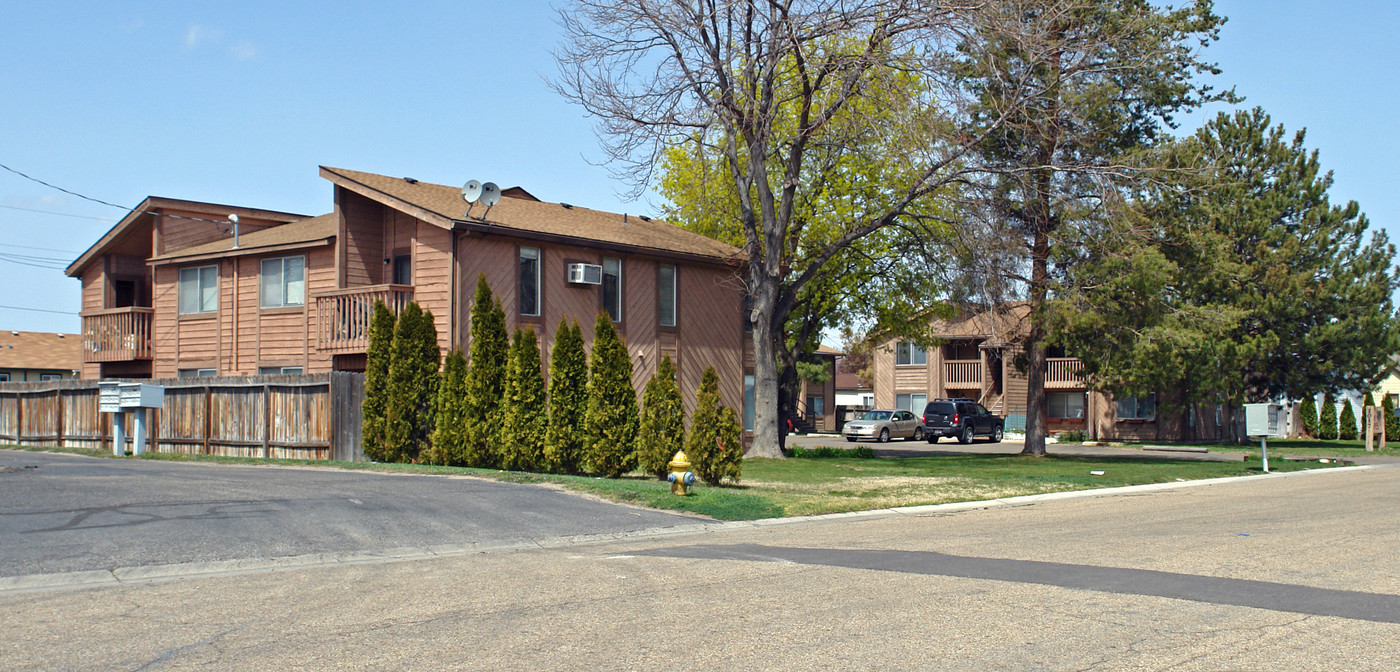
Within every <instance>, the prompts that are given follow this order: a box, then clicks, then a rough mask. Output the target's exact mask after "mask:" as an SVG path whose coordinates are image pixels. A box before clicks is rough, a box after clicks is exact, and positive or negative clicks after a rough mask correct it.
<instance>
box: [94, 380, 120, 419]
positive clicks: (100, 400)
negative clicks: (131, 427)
mask: <svg viewBox="0 0 1400 672" xmlns="http://www.w3.org/2000/svg"><path fill="white" fill-rule="evenodd" d="M121 406H122V394H121V383H119V382H117V381H115V380H103V381H100V382H98V383H97V411H98V412H99V413H120V412H121V410H122V408H121Z"/></svg>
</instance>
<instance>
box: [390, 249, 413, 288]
mask: <svg viewBox="0 0 1400 672" xmlns="http://www.w3.org/2000/svg"><path fill="white" fill-rule="evenodd" d="M393 283H394V284H396V285H411V284H413V255H411V254H396V255H394V275H393Z"/></svg>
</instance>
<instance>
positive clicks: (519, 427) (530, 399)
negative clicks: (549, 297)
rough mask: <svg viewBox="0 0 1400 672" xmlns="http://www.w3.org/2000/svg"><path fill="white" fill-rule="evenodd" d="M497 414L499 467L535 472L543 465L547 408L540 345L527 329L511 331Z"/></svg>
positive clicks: (532, 333) (533, 334) (532, 332)
mask: <svg viewBox="0 0 1400 672" xmlns="http://www.w3.org/2000/svg"><path fill="white" fill-rule="evenodd" d="M499 415H500V418H501V421H500V423H499V425H498V427H499V428H500V430H499V432H500V433H499V435H498V437H497V439H496V446H497V447H498V448H499V449H500V451H501V466H502V467H503V468H505V469H509V470H511V471H539V470H540V469H541V467H542V465H543V464H544V439H545V423H546V418H547V409H546V408H545V400H544V378H543V376H542V375H541V373H540V345H539V341H538V340H537V339H536V337H535V332H534V331H533V330H531V329H521V328H519V327H517V328H516V330H515V339H514V340H513V341H512V342H511V347H510V366H509V368H508V371H507V373H506V390H505V397H504V398H503V399H502V402H501V411H500V414H499Z"/></svg>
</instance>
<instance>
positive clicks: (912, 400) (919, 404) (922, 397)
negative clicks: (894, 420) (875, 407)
mask: <svg viewBox="0 0 1400 672" xmlns="http://www.w3.org/2000/svg"><path fill="white" fill-rule="evenodd" d="M927 405H928V395H927V394H896V395H894V407H895V408H897V409H900V410H902V411H909V412H910V413H913V414H914V415H923V414H924V406H927Z"/></svg>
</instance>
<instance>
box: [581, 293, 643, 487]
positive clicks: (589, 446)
mask: <svg viewBox="0 0 1400 672" xmlns="http://www.w3.org/2000/svg"><path fill="white" fill-rule="evenodd" d="M637 424H638V420H637V391H636V390H635V389H633V388H632V359H631V358H630V357H628V356H627V346H626V345H625V344H623V342H622V339H621V338H619V337H618V335H617V329H616V328H615V327H613V323H612V319H611V318H609V317H608V314H607V313H599V314H598V318H597V320H596V321H595V322H594V328H593V355H592V356H591V357H589V373H588V410H587V412H586V413H585V415H584V437H585V438H584V447H583V451H584V463H585V466H586V467H587V469H588V471H589V472H590V473H593V474H597V475H599V476H607V477H608V478H618V477H620V476H622V475H623V474H625V473H627V472H629V471H632V470H633V469H634V468H636V466H637V453H636V450H635V448H636V440H637Z"/></svg>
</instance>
